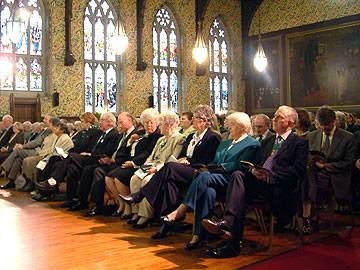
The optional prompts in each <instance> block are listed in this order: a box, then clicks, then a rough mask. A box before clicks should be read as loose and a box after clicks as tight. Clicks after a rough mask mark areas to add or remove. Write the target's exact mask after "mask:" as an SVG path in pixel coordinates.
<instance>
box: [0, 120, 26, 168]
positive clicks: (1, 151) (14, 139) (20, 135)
mask: <svg viewBox="0 0 360 270" xmlns="http://www.w3.org/2000/svg"><path fill="white" fill-rule="evenodd" d="M12 129H13V132H14V134H13V135H12V136H11V138H10V140H9V142H8V143H7V145H6V146H3V147H1V148H0V164H1V163H3V161H4V160H5V159H6V158H7V157H8V156H9V155H10V153H11V152H12V151H13V149H14V147H15V144H17V143H20V144H24V132H23V125H22V124H21V123H20V122H15V123H14V124H13V127H12Z"/></svg>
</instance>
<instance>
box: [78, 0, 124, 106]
mask: <svg viewBox="0 0 360 270" xmlns="http://www.w3.org/2000/svg"><path fill="white" fill-rule="evenodd" d="M116 24H117V16H116V12H115V9H114V8H113V7H112V5H111V4H110V3H109V1H107V0H90V1H89V2H88V5H87V6H86V8H85V16H84V62H85V67H84V79H85V111H86V112H95V111H97V112H102V111H104V110H106V111H110V112H116V111H117V102H116V101H117V99H118V96H119V93H120V57H118V56H116V55H115V53H114V51H113V50H112V48H111V46H110V39H111V37H112V36H113V35H114V33H115V27H116Z"/></svg>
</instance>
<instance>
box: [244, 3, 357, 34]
mask: <svg viewBox="0 0 360 270" xmlns="http://www.w3.org/2000/svg"><path fill="white" fill-rule="evenodd" d="M359 13H360V4H359V0H336V1H334V0H321V1H319V0H306V1H304V0H292V1H287V0H263V2H262V4H261V5H260V8H259V9H258V10H257V11H256V13H255V16H254V18H253V22H252V25H251V27H250V31H249V35H250V36H253V35H256V34H258V32H259V17H258V16H259V14H260V16H261V17H260V28H261V32H262V33H268V32H274V31H278V30H282V29H287V28H292V27H297V26H301V25H306V24H312V23H317V22H321V21H327V20H331V19H337V18H342V17H346V16H351V15H355V14H359Z"/></svg>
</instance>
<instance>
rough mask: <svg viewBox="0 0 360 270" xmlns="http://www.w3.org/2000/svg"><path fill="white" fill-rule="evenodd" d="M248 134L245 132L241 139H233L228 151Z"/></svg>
mask: <svg viewBox="0 0 360 270" xmlns="http://www.w3.org/2000/svg"><path fill="white" fill-rule="evenodd" d="M247 136H248V135H247V134H244V135H242V136H241V137H240V138H239V139H237V140H233V141H232V143H231V144H230V146H229V147H228V149H227V151H228V150H230V149H231V148H232V147H233V146H234V145H235V144H237V143H238V142H241V141H242V140H244V139H245V138H246V137H247Z"/></svg>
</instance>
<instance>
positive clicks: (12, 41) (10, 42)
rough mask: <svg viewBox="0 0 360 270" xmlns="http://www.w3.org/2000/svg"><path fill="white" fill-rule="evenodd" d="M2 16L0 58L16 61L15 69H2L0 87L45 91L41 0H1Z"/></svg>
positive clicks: (14, 62)
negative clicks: (6, 70) (5, 70)
mask: <svg viewBox="0 0 360 270" xmlns="http://www.w3.org/2000/svg"><path fill="white" fill-rule="evenodd" d="M0 18H1V32H0V40H1V41H0V61H2V63H7V64H9V65H10V63H12V70H13V72H4V70H1V71H0V73H1V75H0V89H1V90H9V91H36V92H40V91H43V90H44V79H43V78H44V69H45V68H44V49H43V48H44V37H43V33H44V25H45V15H44V7H43V3H42V2H41V1H40V0H22V1H14V0H0ZM15 18H16V19H15ZM3 68H4V67H3V66H2V68H1V69H3Z"/></svg>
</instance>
